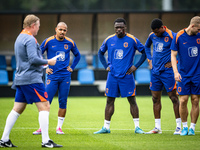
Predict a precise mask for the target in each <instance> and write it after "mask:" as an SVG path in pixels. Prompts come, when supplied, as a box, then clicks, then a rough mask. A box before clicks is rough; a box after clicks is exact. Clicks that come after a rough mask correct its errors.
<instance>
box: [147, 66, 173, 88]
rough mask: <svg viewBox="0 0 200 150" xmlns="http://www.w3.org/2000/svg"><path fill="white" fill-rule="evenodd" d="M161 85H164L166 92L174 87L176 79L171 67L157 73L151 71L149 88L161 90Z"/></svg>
mask: <svg viewBox="0 0 200 150" xmlns="http://www.w3.org/2000/svg"><path fill="white" fill-rule="evenodd" d="M163 87H165V89H166V91H167V92H171V91H173V90H174V89H176V81H175V79H174V73H173V70H172V69H168V70H165V71H163V72H161V73H160V74H159V75H156V74H153V73H151V82H150V90H152V91H162V90H163Z"/></svg>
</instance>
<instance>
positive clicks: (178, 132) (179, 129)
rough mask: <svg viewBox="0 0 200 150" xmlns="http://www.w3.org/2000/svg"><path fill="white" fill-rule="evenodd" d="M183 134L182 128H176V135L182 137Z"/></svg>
mask: <svg viewBox="0 0 200 150" xmlns="http://www.w3.org/2000/svg"><path fill="white" fill-rule="evenodd" d="M180 134H181V128H179V127H176V130H175V131H174V135H180Z"/></svg>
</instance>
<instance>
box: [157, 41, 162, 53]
mask: <svg viewBox="0 0 200 150" xmlns="http://www.w3.org/2000/svg"><path fill="white" fill-rule="evenodd" d="M155 51H156V52H162V51H163V43H160V42H156V44H155Z"/></svg>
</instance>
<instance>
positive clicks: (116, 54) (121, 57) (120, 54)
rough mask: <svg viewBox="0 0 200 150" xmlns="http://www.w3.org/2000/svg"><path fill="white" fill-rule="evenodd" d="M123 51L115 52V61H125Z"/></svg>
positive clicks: (117, 50)
mask: <svg viewBox="0 0 200 150" xmlns="http://www.w3.org/2000/svg"><path fill="white" fill-rule="evenodd" d="M123 54H124V52H123V50H122V49H116V50H115V52H114V58H115V59H123Z"/></svg>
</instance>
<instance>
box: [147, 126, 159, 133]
mask: <svg viewBox="0 0 200 150" xmlns="http://www.w3.org/2000/svg"><path fill="white" fill-rule="evenodd" d="M161 133H162V130H161V129H158V128H156V127H155V128H154V129H153V130H151V131H149V132H146V133H145V134H161Z"/></svg>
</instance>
